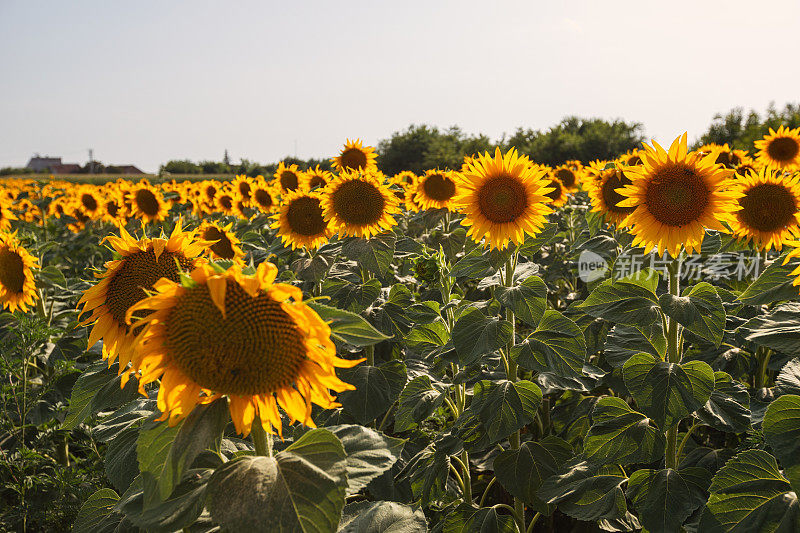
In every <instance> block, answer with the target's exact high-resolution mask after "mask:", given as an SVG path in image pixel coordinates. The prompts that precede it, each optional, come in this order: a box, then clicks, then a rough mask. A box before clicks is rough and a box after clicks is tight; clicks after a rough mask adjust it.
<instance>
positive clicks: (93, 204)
mask: <svg viewBox="0 0 800 533" xmlns="http://www.w3.org/2000/svg"><path fill="white" fill-rule="evenodd" d="M81 203H82V204H83V207H85V208H86V210H87V211H94V210H95V209H97V200H95V199H94V196H92V195H91V194H84V195H81Z"/></svg>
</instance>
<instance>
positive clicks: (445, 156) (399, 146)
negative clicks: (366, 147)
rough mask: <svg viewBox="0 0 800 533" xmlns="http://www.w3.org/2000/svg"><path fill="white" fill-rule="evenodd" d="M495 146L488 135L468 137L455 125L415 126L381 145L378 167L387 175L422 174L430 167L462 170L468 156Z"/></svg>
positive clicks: (381, 142)
mask: <svg viewBox="0 0 800 533" xmlns="http://www.w3.org/2000/svg"><path fill="white" fill-rule="evenodd" d="M492 147H493V143H492V141H491V140H490V139H489V138H488V137H487V136H485V135H467V134H466V133H464V132H463V131H462V130H461V128H459V127H457V126H452V127H450V128H448V129H447V130H444V131H440V130H439V129H438V128H436V127H435V126H427V125H425V124H422V125H414V124H412V125H411V126H409V127H408V129H406V130H405V131H398V132H395V133H393V134H392V136H391V137H390V138H389V139H384V140H382V141H380V142H379V143H378V150H377V151H378V156H379V157H378V166H379V168H380V169H381V170H382V171H383V172H385V173H386V174H387V175H390V176H391V175H393V174H397V173H398V172H400V171H402V170H411V171H412V172H415V173H417V174H421V173H422V172H424V171H425V170H427V169H430V168H436V167H438V168H451V169H457V168H460V167H461V163H462V162H463V160H464V156H465V155H472V154H474V153H477V152H483V151H485V150H489V149H491V148H492Z"/></svg>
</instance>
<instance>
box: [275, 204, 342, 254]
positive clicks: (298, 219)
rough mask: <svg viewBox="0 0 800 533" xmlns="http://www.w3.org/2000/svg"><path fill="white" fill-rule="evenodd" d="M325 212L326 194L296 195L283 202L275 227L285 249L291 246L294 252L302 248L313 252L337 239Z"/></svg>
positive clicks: (276, 217) (277, 214)
mask: <svg viewBox="0 0 800 533" xmlns="http://www.w3.org/2000/svg"><path fill="white" fill-rule="evenodd" d="M322 212H323V211H322V193H320V192H318V191H312V192H308V191H304V190H296V191H292V192H290V193H288V194H286V195H285V196H284V197H283V199H282V200H281V205H280V209H279V211H278V213H276V214H275V215H273V217H274V218H275V222H274V223H273V224H272V227H273V228H278V235H280V237H281V240H283V244H284V246H287V245H291V246H292V250H294V249H295V248H298V247H300V246H305V247H306V248H308V249H309V250H313V249H316V248H318V247H320V246H322V245H323V244H325V243H326V242H328V239H329V238H330V237H331V235H333V231H332V230H331V227H330V225H329V224H328V221H327V220H325V217H324V216H323V215H322Z"/></svg>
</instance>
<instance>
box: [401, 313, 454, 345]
mask: <svg viewBox="0 0 800 533" xmlns="http://www.w3.org/2000/svg"><path fill="white" fill-rule="evenodd" d="M449 339H450V334H449V333H448V332H447V326H446V325H445V323H444V321H443V320H442V319H441V318H440V317H437V319H436V320H435V321H433V322H431V323H429V324H421V325H417V326H414V327H413V328H412V329H411V331H409V332H408V335H406V339H405V340H406V344H408V346H409V348H413V349H414V350H417V351H418V352H420V353H426V352H430V351H432V350H435V349H436V348H441V347H442V346H444V345H445V344H447V341H448V340H449Z"/></svg>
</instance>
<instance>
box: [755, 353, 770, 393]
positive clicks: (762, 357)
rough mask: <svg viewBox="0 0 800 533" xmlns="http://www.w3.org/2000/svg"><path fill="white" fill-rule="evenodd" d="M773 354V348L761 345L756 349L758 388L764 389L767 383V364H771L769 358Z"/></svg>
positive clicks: (756, 383) (756, 385) (756, 384)
mask: <svg viewBox="0 0 800 533" xmlns="http://www.w3.org/2000/svg"><path fill="white" fill-rule="evenodd" d="M771 356H772V350H770V349H769V348H764V347H763V346H759V347H758V349H757V350H756V359H757V360H758V371H757V372H756V382H755V387H756V389H763V388H764V387H766V385H767V365H769V358H770V357H771Z"/></svg>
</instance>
